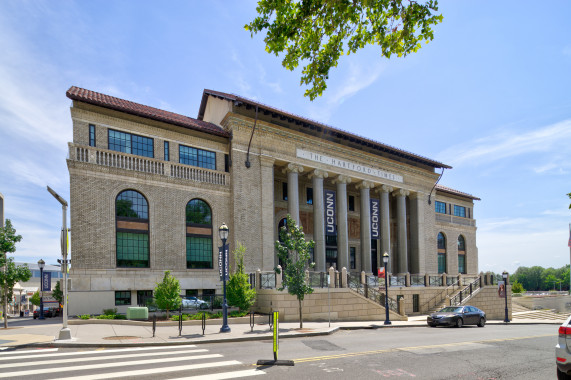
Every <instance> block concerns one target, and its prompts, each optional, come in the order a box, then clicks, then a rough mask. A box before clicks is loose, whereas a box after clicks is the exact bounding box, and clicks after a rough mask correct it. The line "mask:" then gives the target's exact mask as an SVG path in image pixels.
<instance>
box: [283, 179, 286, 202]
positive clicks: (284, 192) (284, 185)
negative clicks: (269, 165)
mask: <svg viewBox="0 0 571 380" xmlns="http://www.w3.org/2000/svg"><path fill="white" fill-rule="evenodd" d="M282 199H283V200H284V201H287V182H282Z"/></svg>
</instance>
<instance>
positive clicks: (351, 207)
mask: <svg viewBox="0 0 571 380" xmlns="http://www.w3.org/2000/svg"><path fill="white" fill-rule="evenodd" d="M349 211H355V197H354V196H352V195H349Z"/></svg>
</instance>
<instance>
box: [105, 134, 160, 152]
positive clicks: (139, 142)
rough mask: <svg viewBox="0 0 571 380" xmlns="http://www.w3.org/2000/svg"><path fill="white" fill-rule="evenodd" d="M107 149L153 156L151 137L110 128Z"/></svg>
mask: <svg viewBox="0 0 571 380" xmlns="http://www.w3.org/2000/svg"><path fill="white" fill-rule="evenodd" d="M108 133H109V150H114V151H117V152H123V153H129V154H136V155H137V156H143V157H150V158H153V157H154V156H155V155H154V147H153V139H151V138H149V137H143V136H138V135H134V134H131V133H125V132H119V131H114V130H112V129H110V130H109V131H108Z"/></svg>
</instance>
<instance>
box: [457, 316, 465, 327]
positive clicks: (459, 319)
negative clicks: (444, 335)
mask: <svg viewBox="0 0 571 380" xmlns="http://www.w3.org/2000/svg"><path fill="white" fill-rule="evenodd" d="M463 323H464V321H463V320H462V318H458V319H457V320H456V327H458V328H460V327H462V324H463Z"/></svg>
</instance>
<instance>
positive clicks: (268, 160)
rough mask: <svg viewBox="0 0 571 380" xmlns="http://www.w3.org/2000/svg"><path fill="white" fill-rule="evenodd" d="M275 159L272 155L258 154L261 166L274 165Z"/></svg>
mask: <svg viewBox="0 0 571 380" xmlns="http://www.w3.org/2000/svg"><path fill="white" fill-rule="evenodd" d="M275 161H276V159H275V158H273V157H269V156H264V155H261V156H260V164H261V165H262V166H266V167H267V166H274V162H275Z"/></svg>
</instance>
